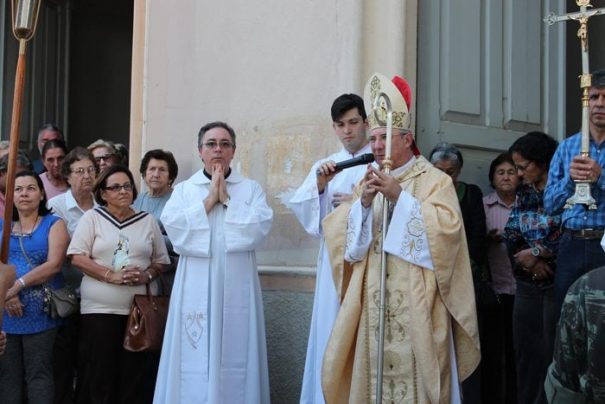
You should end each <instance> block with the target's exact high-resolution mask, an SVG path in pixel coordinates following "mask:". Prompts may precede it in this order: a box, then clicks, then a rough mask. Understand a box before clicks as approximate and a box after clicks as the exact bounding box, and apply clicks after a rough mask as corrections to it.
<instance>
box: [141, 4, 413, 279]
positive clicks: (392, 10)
mask: <svg viewBox="0 0 605 404" xmlns="http://www.w3.org/2000/svg"><path fill="white" fill-rule="evenodd" d="M377 3H378V4H376V2H371V1H369V0H350V1H346V2H345V1H341V0H340V1H339V0H329V1H326V0H308V1H304V2H303V1H295V0H265V1H262V2H260V1H259V2H250V1H244V0H227V1H224V2H210V1H200V0H171V1H170V2H164V1H147V2H146V3H145V6H146V10H145V35H144V44H139V45H144V47H145V52H144V63H143V65H144V67H143V72H142V75H143V85H142V93H143V94H142V97H141V98H142V122H143V123H142V128H141V134H140V137H141V139H140V144H141V150H142V152H144V151H146V150H149V149H151V148H164V149H167V150H171V151H172V152H173V153H174V154H175V156H176V158H177V161H178V163H179V178H178V179H177V182H178V181H181V180H183V179H185V178H188V177H189V176H190V175H191V174H192V173H193V172H195V171H196V170H198V169H200V168H201V162H200V160H199V157H198V151H197V148H196V137H197V132H198V130H199V128H200V127H201V126H202V125H203V124H205V123H207V122H210V121H214V120H224V121H226V122H228V123H229V124H230V125H231V126H233V128H234V129H235V131H236V133H237V136H238V137H237V150H236V153H235V159H234V161H233V163H232V167H234V168H235V169H236V170H238V171H240V172H242V173H243V174H244V175H246V176H248V177H250V178H252V179H254V180H257V181H259V182H260V183H261V185H262V186H263V188H264V190H265V191H266V193H267V198H268V200H269V203H270V205H271V206H272V208H273V209H274V213H275V216H274V222H273V229H272V231H271V234H270V235H269V237H268V239H267V240H266V242H265V244H264V246H263V247H262V248H260V249H259V251H258V261H259V263H260V264H262V265H265V266H273V267H284V266H285V267H309V268H311V267H314V266H315V261H316V257H317V246H318V243H317V241H316V240H313V239H311V238H309V237H308V236H307V235H306V234H305V233H304V231H303V230H302V228H301V226H300V225H299V224H298V222H297V221H296V219H295V218H294V216H293V215H292V214H291V213H290V211H289V210H287V209H286V208H285V207H284V206H283V205H282V203H281V201H280V197H284V195H286V194H287V192H288V191H289V190H292V189H294V188H295V187H297V186H298V185H299V184H300V183H301V182H302V181H303V179H304V177H305V176H306V174H307V172H308V170H309V168H310V167H311V165H312V164H313V162H314V161H316V160H317V159H319V158H321V157H323V156H326V155H328V154H330V153H333V152H334V151H336V150H338V148H339V142H338V139H337V138H336V137H335V136H334V135H333V130H332V127H331V126H332V122H331V118H330V113H329V109H330V105H331V103H332V101H333V100H334V98H336V97H337V96H338V95H340V94H342V93H349V92H354V93H358V94H361V92H362V91H363V86H364V84H365V80H366V79H367V77H369V75H370V74H371V73H372V72H373V71H376V70H378V71H381V72H383V73H385V74H387V75H392V74H403V75H405V76H406V77H408V78H409V79H410V81H411V83H412V86H413V85H414V83H415V75H414V74H412V73H410V74H406V72H415V38H416V37H415V35H416V34H415V32H416V31H415V26H414V24H411V23H410V22H409V20H410V19H412V21H415V9H416V2H415V1H404V2H402V1H396V0H387V1H384V2H382V1H381V2H377ZM136 46H137V44H136V43H135V47H136ZM410 52H411V53H410ZM406 55H410V56H409V57H406ZM412 55H413V56H412Z"/></svg>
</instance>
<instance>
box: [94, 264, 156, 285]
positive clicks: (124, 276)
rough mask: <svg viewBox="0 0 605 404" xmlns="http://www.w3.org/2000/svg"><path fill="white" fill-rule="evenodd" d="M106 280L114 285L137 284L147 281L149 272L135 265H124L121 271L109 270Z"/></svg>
mask: <svg viewBox="0 0 605 404" xmlns="http://www.w3.org/2000/svg"><path fill="white" fill-rule="evenodd" d="M105 280H106V282H108V283H113V284H114V285H120V284H121V285H128V286H138V285H144V284H146V283H149V281H150V277H149V273H148V272H147V271H145V270H143V269H141V268H140V267H138V266H136V265H126V266H125V267H124V268H122V270H121V271H117V272H114V271H111V270H110V271H109V272H108V273H107V276H106V277H105Z"/></svg>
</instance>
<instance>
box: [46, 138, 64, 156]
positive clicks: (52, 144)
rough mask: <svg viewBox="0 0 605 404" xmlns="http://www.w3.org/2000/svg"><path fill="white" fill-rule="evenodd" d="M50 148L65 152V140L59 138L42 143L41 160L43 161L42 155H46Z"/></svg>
mask: <svg viewBox="0 0 605 404" xmlns="http://www.w3.org/2000/svg"><path fill="white" fill-rule="evenodd" d="M50 149H61V150H63V153H65V154H67V146H65V142H64V141H62V140H59V139H56V140H49V141H48V142H46V143H44V147H42V160H43V161H44V157H45V156H46V152H47V151H48V150H50Z"/></svg>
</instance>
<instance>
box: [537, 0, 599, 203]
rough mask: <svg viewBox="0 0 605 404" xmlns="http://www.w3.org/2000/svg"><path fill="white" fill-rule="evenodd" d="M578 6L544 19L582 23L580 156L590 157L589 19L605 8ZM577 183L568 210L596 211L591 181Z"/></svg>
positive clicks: (582, 0) (583, 1) (581, 0)
mask: <svg viewBox="0 0 605 404" xmlns="http://www.w3.org/2000/svg"><path fill="white" fill-rule="evenodd" d="M576 4H577V5H578V7H580V11H576V12H574V13H567V14H562V15H556V14H555V13H550V14H549V15H548V16H547V17H546V18H545V19H544V22H546V23H548V25H553V24H555V23H557V22H560V21H567V20H572V21H577V22H578V23H580V28H579V29H578V38H579V39H580V43H581V45H582V75H581V76H580V88H581V89H582V148H581V150H580V154H581V155H582V156H585V157H588V156H589V154H590V148H589V139H590V129H589V124H588V119H589V116H588V115H589V111H588V90H589V89H590V86H591V85H592V75H591V74H590V66H589V64H588V19H589V18H591V17H594V16H596V15H601V14H605V8H593V7H592V4H590V0H576ZM575 183H576V192H575V194H574V195H573V196H572V197H571V198H569V199H567V201H566V203H565V208H566V209H568V208H571V207H572V206H573V205H576V204H582V205H587V206H588V209H596V208H597V205H596V203H595V202H596V201H595V200H594V198H593V197H592V195H591V193H590V181H581V180H576V181H575Z"/></svg>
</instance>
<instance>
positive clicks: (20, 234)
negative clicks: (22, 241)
mask: <svg viewBox="0 0 605 404" xmlns="http://www.w3.org/2000/svg"><path fill="white" fill-rule="evenodd" d="M39 218H40V216H39V215H38V214H37V213H36V220H34V224H33V225H32V228H31V229H30V230H29V231H24V230H23V228H22V226H21V220H19V221H18V222H17V226H18V227H19V228H18V229H17V230H18V231H17V232H16V233H17V235H18V236H31V234H32V233H33V232H34V230H35V229H36V226H37V225H38V219H39Z"/></svg>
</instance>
